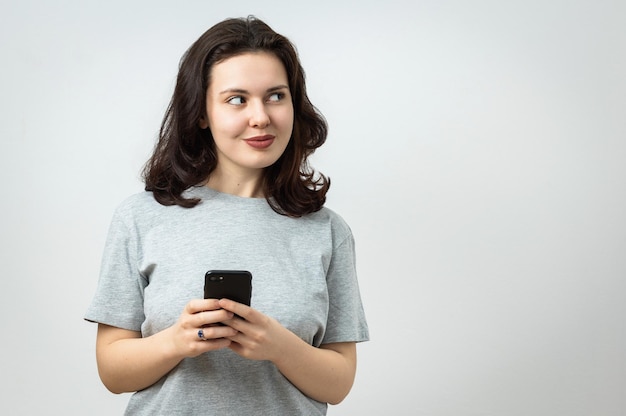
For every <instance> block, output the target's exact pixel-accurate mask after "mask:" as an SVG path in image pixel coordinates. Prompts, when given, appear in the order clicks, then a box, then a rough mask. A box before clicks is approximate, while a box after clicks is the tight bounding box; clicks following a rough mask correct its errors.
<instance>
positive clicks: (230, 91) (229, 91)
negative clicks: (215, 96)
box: [219, 84, 289, 95]
mask: <svg viewBox="0 0 626 416" xmlns="http://www.w3.org/2000/svg"><path fill="white" fill-rule="evenodd" d="M284 89H287V90H288V89H289V87H288V86H287V85H284V84H281V85H277V86H275V87H271V88H268V89H267V90H266V91H265V92H266V93H268V92H274V91H280V90H284ZM233 93H235V94H248V95H249V94H250V91H248V90H244V89H241V88H226V89H225V90H224V91H221V92H220V93H219V94H220V95H221V94H233Z"/></svg>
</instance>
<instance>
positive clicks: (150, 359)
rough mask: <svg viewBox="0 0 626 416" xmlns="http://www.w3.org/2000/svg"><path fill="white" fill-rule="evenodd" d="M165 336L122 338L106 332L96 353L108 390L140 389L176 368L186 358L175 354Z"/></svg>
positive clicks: (162, 334)
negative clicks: (111, 336) (116, 337)
mask: <svg viewBox="0 0 626 416" xmlns="http://www.w3.org/2000/svg"><path fill="white" fill-rule="evenodd" d="M103 330H104V331H105V332H106V330H107V329H106V328H104V329H103ZM99 331H101V330H99ZM136 334H137V335H139V334H138V333H136ZM164 335H165V334H164V333H163V332H162V333H159V334H155V335H153V336H151V337H147V338H141V336H138V337H129V338H120V339H112V338H110V337H108V338H107V337H106V335H105V337H104V339H103V340H102V341H100V342H99V343H98V346H97V349H96V354H97V361H98V372H99V374H100V378H101V379H102V382H103V383H104V385H105V386H106V387H107V389H109V390H110V391H111V392H113V393H125V392H134V391H138V390H141V389H144V388H146V387H149V386H151V385H152V384H154V383H156V382H157V381H158V380H159V379H160V378H161V377H163V376H164V375H165V374H167V373H168V372H169V371H170V370H171V369H172V368H174V367H175V366H176V365H177V364H178V363H179V362H180V361H181V360H182V357H180V356H177V355H175V354H174V349H173V348H171V347H170V343H168V342H167V341H165V339H164V338H165V336H164Z"/></svg>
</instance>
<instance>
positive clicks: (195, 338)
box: [166, 299, 237, 358]
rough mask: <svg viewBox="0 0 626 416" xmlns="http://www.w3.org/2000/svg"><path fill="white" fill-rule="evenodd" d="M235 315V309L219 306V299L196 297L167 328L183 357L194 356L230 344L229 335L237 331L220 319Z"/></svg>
mask: <svg viewBox="0 0 626 416" xmlns="http://www.w3.org/2000/svg"><path fill="white" fill-rule="evenodd" d="M232 317H233V313H232V312H229V311H227V310H225V309H222V308H221V307H220V305H219V300H218V299H193V300H191V301H190V302H189V303H187V305H185V309H184V310H183V312H182V313H181V314H180V316H179V317H178V321H177V322H176V324H174V325H173V326H172V327H170V328H169V329H168V330H166V331H168V332H170V336H171V340H172V342H173V345H174V348H175V350H176V351H178V353H179V354H180V355H181V357H183V358H185V357H195V356H198V355H200V354H202V353H204V352H207V351H213V350H218V349H222V348H226V347H228V346H229V345H230V343H231V341H230V340H229V339H228V337H232V336H234V335H236V334H237V330H236V329H233V328H231V327H229V326H225V325H221V324H220V322H224V321H227V320H229V319H232Z"/></svg>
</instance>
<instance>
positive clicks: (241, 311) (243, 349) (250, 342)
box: [219, 299, 294, 361]
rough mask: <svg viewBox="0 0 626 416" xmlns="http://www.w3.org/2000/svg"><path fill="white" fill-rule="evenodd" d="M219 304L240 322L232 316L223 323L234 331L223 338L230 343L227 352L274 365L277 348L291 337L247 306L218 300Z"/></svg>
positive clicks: (266, 317) (276, 322) (291, 334)
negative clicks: (234, 331)
mask: <svg viewBox="0 0 626 416" xmlns="http://www.w3.org/2000/svg"><path fill="white" fill-rule="evenodd" d="M219 304H220V306H221V307H222V308H223V309H225V310H227V311H230V312H233V313H234V314H236V315H239V316H240V317H241V318H243V319H241V318H240V317H237V316H235V317H233V318H232V319H230V320H228V321H224V322H223V323H224V324H225V325H228V326H230V327H231V328H233V329H236V330H237V331H238V332H237V334H236V335H234V336H232V337H227V338H228V339H230V340H231V341H232V342H231V344H230V346H229V347H228V348H230V349H231V350H233V351H234V352H236V353H237V354H239V355H240V356H242V357H244V358H248V359H250V360H269V361H274V360H275V359H276V358H277V357H280V354H281V347H283V346H285V343H286V342H288V340H289V338H291V337H292V336H293V335H294V334H293V333H292V332H291V331H289V330H288V329H286V328H285V327H283V326H282V325H281V324H280V323H279V322H278V321H277V320H276V319H274V318H271V317H269V316H267V315H265V314H263V313H261V312H259V311H258V310H256V309H253V308H251V307H249V306H247V305H244V304H242V303H238V302H234V301H232V300H229V299H221V300H220V301H219Z"/></svg>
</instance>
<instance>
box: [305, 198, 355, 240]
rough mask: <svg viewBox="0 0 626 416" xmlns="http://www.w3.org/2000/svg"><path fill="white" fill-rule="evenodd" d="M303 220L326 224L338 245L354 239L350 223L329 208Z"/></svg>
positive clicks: (309, 215) (323, 208)
mask: <svg viewBox="0 0 626 416" xmlns="http://www.w3.org/2000/svg"><path fill="white" fill-rule="evenodd" d="M303 218H305V219H308V220H309V221H314V222H317V223H322V224H326V225H327V226H328V227H329V229H330V231H331V233H332V235H333V240H334V241H335V243H336V244H341V243H342V242H343V241H345V240H346V239H352V230H351V229H350V226H349V225H348V223H347V222H346V221H345V220H344V219H343V217H342V216H341V215H339V214H338V213H337V212H335V211H333V210H332V209H330V208H328V207H322V209H320V210H319V211H317V212H314V213H312V214H308V215H306V216H305V217H303Z"/></svg>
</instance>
